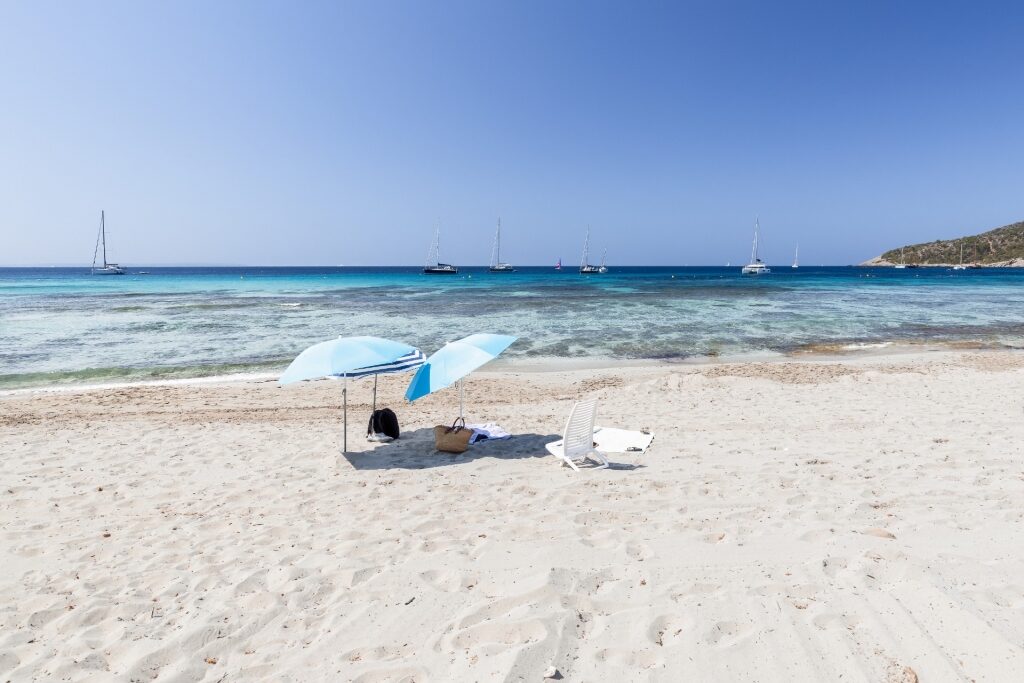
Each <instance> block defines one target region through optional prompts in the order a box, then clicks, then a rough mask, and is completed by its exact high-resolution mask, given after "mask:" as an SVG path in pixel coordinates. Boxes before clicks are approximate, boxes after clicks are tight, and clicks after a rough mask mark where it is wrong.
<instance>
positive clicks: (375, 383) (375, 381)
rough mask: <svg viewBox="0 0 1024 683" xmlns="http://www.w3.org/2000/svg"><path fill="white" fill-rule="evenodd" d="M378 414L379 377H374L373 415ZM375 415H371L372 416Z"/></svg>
mask: <svg viewBox="0 0 1024 683" xmlns="http://www.w3.org/2000/svg"><path fill="white" fill-rule="evenodd" d="M376 412H377V375H374V376H373V413H376ZM373 413H370V414H371V415H372V414H373Z"/></svg>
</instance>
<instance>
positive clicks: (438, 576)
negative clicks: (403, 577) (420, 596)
mask: <svg viewBox="0 0 1024 683" xmlns="http://www.w3.org/2000/svg"><path fill="white" fill-rule="evenodd" d="M420 578H421V579H423V581H424V582H425V583H426V584H427V585H428V586H431V587H432V588H436V589H437V590H439V591H443V592H445V593H454V592H456V591H460V590H473V589H474V588H476V586H477V584H478V583H480V577H479V576H477V575H476V574H471V573H464V572H457V571H453V570H450V569H448V570H440V569H429V570H427V571H425V572H421V573H420Z"/></svg>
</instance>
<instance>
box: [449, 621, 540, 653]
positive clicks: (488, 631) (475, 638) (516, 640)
mask: <svg viewBox="0 0 1024 683" xmlns="http://www.w3.org/2000/svg"><path fill="white" fill-rule="evenodd" d="M547 635H548V629H547V627H546V626H544V623H543V622H542V621H540V620H539V619H526V620H524V621H518V622H504V623H500V622H498V623H486V624H480V625H479V626H474V627H472V628H469V629H467V630H465V631H463V632H462V633H460V634H458V635H457V636H455V638H454V639H453V640H452V642H453V644H454V645H455V646H456V647H459V648H466V649H469V648H473V647H480V646H482V645H488V644H492V643H495V644H500V645H528V644H529V643H536V642H538V641H541V640H543V639H544V638H545V637H546V636H547Z"/></svg>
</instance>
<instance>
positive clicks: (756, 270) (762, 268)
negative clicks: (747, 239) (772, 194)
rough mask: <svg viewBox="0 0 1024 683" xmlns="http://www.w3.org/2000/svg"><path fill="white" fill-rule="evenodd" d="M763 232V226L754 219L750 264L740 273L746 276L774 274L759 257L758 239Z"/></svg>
mask: <svg viewBox="0 0 1024 683" xmlns="http://www.w3.org/2000/svg"><path fill="white" fill-rule="evenodd" d="M760 232H761V224H760V222H759V221H758V219H757V218H755V219H754V246H753V248H752V249H751V250H750V263H748V264H747V265H745V266H743V268H742V269H741V270H740V272H741V273H742V274H744V275H765V274H767V273H770V272H772V271H771V269H770V268H769V267H768V266H766V265H765V264H764V262H763V261H762V260H761V259H760V258H758V256H757V238H758V233H760Z"/></svg>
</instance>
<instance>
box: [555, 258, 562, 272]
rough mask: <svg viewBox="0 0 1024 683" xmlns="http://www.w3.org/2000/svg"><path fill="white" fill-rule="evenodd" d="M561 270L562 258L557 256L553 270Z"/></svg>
mask: <svg viewBox="0 0 1024 683" xmlns="http://www.w3.org/2000/svg"><path fill="white" fill-rule="evenodd" d="M561 269H562V257H561V256H559V257H558V263H556V264H555V270H561Z"/></svg>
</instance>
